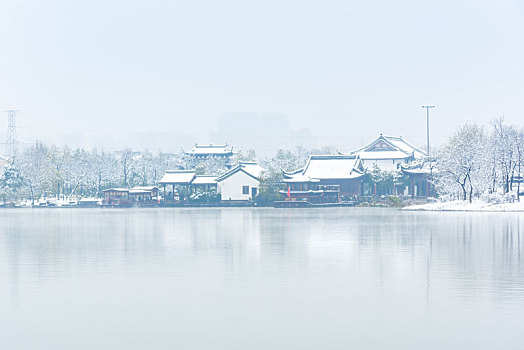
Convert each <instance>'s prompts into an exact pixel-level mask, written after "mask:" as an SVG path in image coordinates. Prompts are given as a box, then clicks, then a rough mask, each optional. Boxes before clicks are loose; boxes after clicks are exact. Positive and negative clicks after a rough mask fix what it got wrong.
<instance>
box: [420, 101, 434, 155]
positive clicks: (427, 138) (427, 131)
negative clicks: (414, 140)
mask: <svg viewBox="0 0 524 350" xmlns="http://www.w3.org/2000/svg"><path fill="white" fill-rule="evenodd" d="M422 108H425V109H426V140H427V143H428V157H429V109H430V108H435V106H422Z"/></svg>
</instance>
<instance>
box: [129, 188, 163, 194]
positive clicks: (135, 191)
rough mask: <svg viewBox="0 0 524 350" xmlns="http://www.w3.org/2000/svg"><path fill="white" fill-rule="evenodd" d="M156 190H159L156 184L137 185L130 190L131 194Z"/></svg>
mask: <svg viewBox="0 0 524 350" xmlns="http://www.w3.org/2000/svg"><path fill="white" fill-rule="evenodd" d="M154 191H158V187H155V186H135V187H133V188H132V189H130V190H129V194H148V193H151V192H154Z"/></svg>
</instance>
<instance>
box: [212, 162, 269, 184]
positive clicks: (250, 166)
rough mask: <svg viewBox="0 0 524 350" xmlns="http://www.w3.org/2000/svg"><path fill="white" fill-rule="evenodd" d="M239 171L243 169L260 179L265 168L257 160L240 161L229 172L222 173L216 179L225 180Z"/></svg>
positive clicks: (218, 180)
mask: <svg viewBox="0 0 524 350" xmlns="http://www.w3.org/2000/svg"><path fill="white" fill-rule="evenodd" d="M239 171H242V172H244V173H246V174H248V175H249V176H251V177H253V178H255V179H257V180H258V179H260V175H261V174H262V172H263V171H264V168H262V167H261V166H259V165H258V164H257V163H255V162H240V163H239V164H238V165H237V166H235V167H233V168H231V169H230V170H229V171H228V172H227V173H225V174H223V175H220V176H219V177H218V178H217V179H216V181H217V182H220V181H223V180H224V179H227V178H228V177H230V176H231V175H233V174H235V173H237V172H239Z"/></svg>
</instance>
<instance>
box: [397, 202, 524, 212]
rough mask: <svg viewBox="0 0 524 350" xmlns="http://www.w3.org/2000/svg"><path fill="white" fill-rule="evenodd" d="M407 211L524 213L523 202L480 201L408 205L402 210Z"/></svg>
mask: <svg viewBox="0 0 524 350" xmlns="http://www.w3.org/2000/svg"><path fill="white" fill-rule="evenodd" d="M402 210H407V211H470V212H524V201H522V202H514V203H498V204H496V203H488V202H485V201H481V200H474V201H473V202H471V203H469V202H468V201H450V202H437V203H428V204H419V205H410V206H407V207H404V208H402Z"/></svg>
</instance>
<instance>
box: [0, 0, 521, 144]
mask: <svg viewBox="0 0 524 350" xmlns="http://www.w3.org/2000/svg"><path fill="white" fill-rule="evenodd" d="M0 13H1V14H2V20H1V21H0V47H1V48H2V54H1V55H0V110H2V111H4V110H6V109H11V108H15V109H20V113H19V118H18V125H19V126H20V127H21V128H20V129H19V134H20V135H21V136H23V135H31V138H32V137H33V136H35V135H47V136H46V137H50V138H53V139H55V140H57V142H60V139H63V138H68V137H71V138H73V139H75V140H78V138H82V137H85V138H93V137H95V136H96V135H123V136H124V137H125V136H126V135H130V134H132V133H139V132H153V133H165V132H176V133H180V134H184V135H187V136H188V137H189V138H194V139H197V140H199V141H202V142H207V141H209V139H210V138H211V134H212V133H213V132H216V131H217V130H219V120H220V118H221V117H222V116H223V115H227V114H230V113H260V114H281V115H285V116H286V117H287V118H288V120H289V125H290V128H291V130H301V129H309V130H310V131H311V135H312V136H313V137H315V138H316V140H317V142H318V144H319V145H333V146H338V147H340V148H342V149H344V150H348V149H352V148H354V147H358V146H360V145H361V144H362V143H366V142H369V141H371V140H372V139H374V138H375V137H376V136H377V135H378V134H379V133H381V132H383V133H385V134H391V135H402V136H404V137H405V138H406V139H408V140H410V141H411V142H412V143H414V144H416V145H417V146H425V137H426V134H425V112H424V110H423V109H422V108H421V106H422V105H425V104H431V105H436V106H437V107H436V108H435V109H433V110H432V111H431V141H432V144H434V145H438V144H441V143H442V142H444V141H445V140H446V138H447V137H448V135H449V134H450V133H451V132H452V131H453V130H454V129H455V128H456V127H458V126H459V125H461V124H463V123H465V122H476V123H479V124H486V123H489V121H490V120H492V119H494V118H496V117H499V116H501V115H504V116H505V118H506V119H507V121H508V122H510V123H515V124H520V125H521V126H524V123H522V122H521V120H524V119H523V118H522V116H523V115H524V113H523V108H524V107H522V105H521V99H522V96H524V79H523V78H524V70H523V65H524V40H522V39H523V38H524V35H523V34H524V3H522V2H518V1H507V0H500V1H496V2H495V1H484V0H466V1H449V0H444V1H439V2H434V3H426V2H420V1H396V2H389V1H374V2H362V1H359V2H357V1H324V2H322V3H320V2H313V1H263V2H243V1H220V2H213V1H192V2H182V1H148V2H140V1H132V0H131V1H111V2H108V1H102V0H96V1H84V2H69V1H53V0H50V1H45V2H40V1H28V0H27V1H25V0H21V1H11V2H8V1H4V2H2V3H0ZM6 124H7V121H6V115H5V113H3V112H2V114H1V115H0V138H1V139H0V141H1V142H4V138H5V132H6ZM24 127H25V129H24ZM275 128H278V125H275ZM253 129H254V130H255V131H256V129H257V128H256V125H254V126H253ZM264 132H267V131H266V130H264ZM68 135H70V136H68ZM75 135H76V136H75ZM79 135H80V136H79ZM259 136H260V137H261V138H262V137H263V136H264V135H259ZM184 137H185V136H184ZM225 141H227V140H225ZM175 146H176V147H178V145H175ZM277 148H278V147H277Z"/></svg>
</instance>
